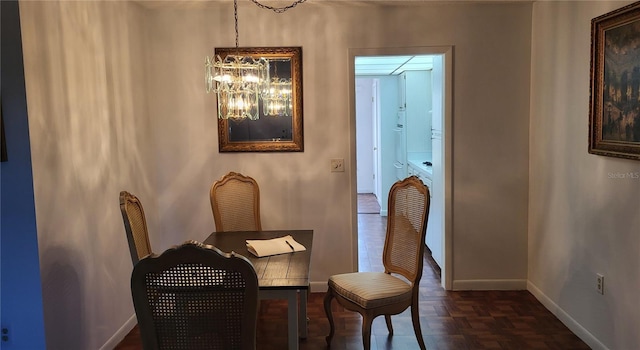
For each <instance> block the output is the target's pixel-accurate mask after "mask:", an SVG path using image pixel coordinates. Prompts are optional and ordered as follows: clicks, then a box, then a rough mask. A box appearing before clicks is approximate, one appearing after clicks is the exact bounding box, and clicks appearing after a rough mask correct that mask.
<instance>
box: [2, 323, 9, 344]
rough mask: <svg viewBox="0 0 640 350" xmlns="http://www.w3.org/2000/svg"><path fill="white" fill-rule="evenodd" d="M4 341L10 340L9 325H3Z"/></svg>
mask: <svg viewBox="0 0 640 350" xmlns="http://www.w3.org/2000/svg"><path fill="white" fill-rule="evenodd" d="M0 337H1V338H2V342H3V343H8V342H9V327H4V326H3V327H2V334H1V335H0Z"/></svg>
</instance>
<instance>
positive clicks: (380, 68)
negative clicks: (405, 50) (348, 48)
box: [355, 55, 433, 75]
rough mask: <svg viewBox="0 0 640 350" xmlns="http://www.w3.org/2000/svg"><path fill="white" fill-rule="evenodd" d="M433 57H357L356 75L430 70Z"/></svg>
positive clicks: (394, 73)
mask: <svg viewBox="0 0 640 350" xmlns="http://www.w3.org/2000/svg"><path fill="white" fill-rule="evenodd" d="M432 68H433V57H432V56H429V55H419V56H412V55H408V56H357V57H356V62H355V71H356V75H397V74H400V73H402V72H403V71H405V70H430V69H432Z"/></svg>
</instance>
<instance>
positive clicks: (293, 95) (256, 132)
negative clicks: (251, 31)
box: [215, 47, 304, 152]
mask: <svg viewBox="0 0 640 350" xmlns="http://www.w3.org/2000/svg"><path fill="white" fill-rule="evenodd" d="M215 55H216V56H220V58H221V59H223V60H224V59H225V57H227V56H228V55H236V56H250V57H253V58H256V59H259V58H264V59H265V60H266V61H267V62H268V67H269V68H268V72H269V81H270V88H268V89H264V90H265V91H264V93H261V94H260V97H259V99H258V101H259V102H258V109H259V118H258V119H256V120H251V119H248V118H243V119H234V118H229V119H218V149H219V151H220V152H302V151H303V150H304V143H303V129H302V48H301V47H241V48H216V49H215ZM281 83H282V84H283V86H280V85H279V84H281ZM279 86H280V87H279ZM280 88H282V91H285V92H284V94H289V95H288V96H285V97H282V96H280V97H278V98H275V97H270V96H273V94H274V91H275V90H277V89H280ZM282 91H280V92H279V93H280V94H281V95H282V94H283V92H282ZM270 92H271V93H270ZM217 103H220V101H217ZM219 109H220V106H219Z"/></svg>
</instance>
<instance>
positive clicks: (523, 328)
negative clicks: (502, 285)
mask: <svg viewBox="0 0 640 350" xmlns="http://www.w3.org/2000/svg"><path fill="white" fill-rule="evenodd" d="M358 224H359V228H360V229H359V244H360V254H359V255H360V261H359V263H360V270H362V271H373V270H375V271H379V270H380V269H381V267H382V262H381V261H380V260H381V257H382V243H383V241H384V227H385V225H386V221H385V218H384V217H380V216H379V215H377V214H360V215H358ZM426 259H427V260H426V261H425V268H424V273H423V277H422V281H421V283H420V315H421V316H420V324H421V326H422V335H423V337H424V340H425V343H426V345H427V349H432V350H440V349H441V350H451V349H456V350H457V349H518V350H519V349H558V350H569V349H589V347H588V346H587V345H586V344H585V343H584V342H582V341H581V340H580V339H579V338H578V337H577V336H576V335H574V334H573V333H572V332H571V331H570V330H569V329H568V328H567V327H566V326H565V325H563V324H562V323H561V322H560V321H559V320H558V319H557V318H556V317H555V316H554V315H553V314H551V312H549V311H548V310H547V309H545V308H544V306H542V304H540V302H538V301H537V300H536V298H535V297H534V296H533V295H532V294H531V293H529V292H528V291H462V292H448V291H445V290H444V289H443V288H442V287H441V286H440V274H439V273H440V270H439V268H438V267H437V266H436V265H435V263H434V262H433V260H432V259H430V258H426ZM323 298H324V293H311V294H310V296H309V301H308V316H309V323H308V325H309V332H308V337H307V339H304V340H301V342H300V349H302V350H312V349H314V350H315V349H328V348H327V346H326V343H325V336H326V335H327V334H328V333H329V322H328V321H327V319H326V316H325V314H324V309H323V305H322V301H323ZM333 315H334V321H335V322H336V334H335V336H334V338H333V342H332V344H331V349H332V350H347V349H348V350H351V349H362V338H361V332H360V330H361V326H362V322H361V318H360V315H359V314H358V313H355V312H351V311H346V310H344V309H343V308H341V307H340V306H338V304H337V303H335V302H334V303H333ZM259 317H260V319H259V321H258V333H257V343H258V349H261V350H282V349H286V348H287V306H286V301H284V300H263V301H261V304H260V311H259ZM392 320H393V327H394V335H393V336H392V337H389V336H388V333H387V328H386V325H385V323H384V318H383V317H378V318H377V319H375V320H374V322H373V326H372V337H371V349H372V350H376V349H377V350H382V349H398V350H406V349H418V342H417V341H416V339H415V335H414V333H413V327H412V326H411V315H410V313H409V311H405V312H404V313H402V314H400V315H396V316H393V317H392ZM116 349H117V350H138V349H142V346H141V343H140V334H139V333H138V328H137V327H136V328H134V330H133V331H131V333H130V334H129V335H128V336H127V337H126V338H125V339H124V340H123V341H122V342H121V343H120V344H119V345H118V346H117V347H116Z"/></svg>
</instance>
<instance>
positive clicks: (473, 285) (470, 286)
mask: <svg viewBox="0 0 640 350" xmlns="http://www.w3.org/2000/svg"><path fill="white" fill-rule="evenodd" d="M526 289H527V280H520V279H517V280H455V281H453V290H526Z"/></svg>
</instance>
